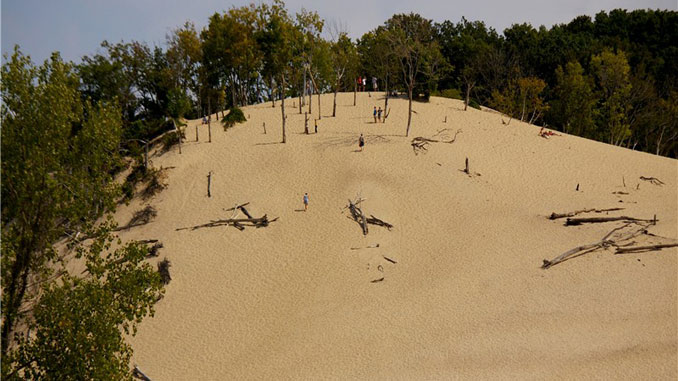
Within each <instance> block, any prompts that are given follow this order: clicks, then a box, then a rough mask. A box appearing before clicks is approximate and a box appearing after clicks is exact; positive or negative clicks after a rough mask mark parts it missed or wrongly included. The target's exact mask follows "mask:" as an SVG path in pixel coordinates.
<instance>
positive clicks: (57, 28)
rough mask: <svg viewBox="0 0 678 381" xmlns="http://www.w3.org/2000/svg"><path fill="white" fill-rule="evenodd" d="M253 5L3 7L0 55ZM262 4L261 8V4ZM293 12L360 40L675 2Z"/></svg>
mask: <svg viewBox="0 0 678 381" xmlns="http://www.w3.org/2000/svg"><path fill="white" fill-rule="evenodd" d="M249 2H251V1H247V0H244V1H224V0H221V1H218V0H192V1H181V0H109V1H105V0H42V1H38V0H2V23H1V33H2V34H1V35H0V38H1V40H2V53H3V54H5V53H11V51H12V49H13V47H14V45H15V44H19V45H20V47H21V50H22V52H23V53H24V54H27V55H30V56H31V58H32V59H33V61H35V62H42V61H43V60H44V59H46V58H47V57H49V55H50V53H51V52H52V51H55V50H58V51H60V52H61V54H62V56H63V57H64V58H65V59H66V60H72V61H76V62H79V61H80V58H81V57H82V56H83V55H89V54H93V53H95V52H96V51H97V49H98V48H99V45H100V43H101V41H103V40H108V41H111V42H118V41H120V40H125V41H130V40H139V41H145V42H147V43H148V44H149V45H161V44H164V41H165V35H166V34H167V33H168V32H169V31H170V30H171V29H173V28H176V27H178V26H180V25H182V24H183V23H184V22H185V21H187V20H190V21H193V22H194V23H195V24H196V26H197V27H198V29H201V28H202V27H204V26H205V24H206V22H207V18H208V17H209V16H210V15H211V14H213V13H214V12H221V11H223V10H225V9H228V8H230V7H231V6H241V5H245V4H247V3H249ZM258 2H259V1H256V3H258ZM286 4H287V8H288V9H289V10H290V12H291V13H294V12H297V11H299V10H300V9H301V8H302V7H304V8H306V9H310V10H315V11H317V12H318V13H319V14H320V16H321V17H323V18H324V19H325V20H327V21H329V22H331V21H335V22H337V23H339V24H342V25H345V26H346V27H347V29H348V30H349V34H350V35H351V36H352V37H354V38H356V37H359V36H360V35H362V34H363V33H365V32H367V31H369V30H371V29H373V28H375V27H376V26H378V25H380V24H382V23H383V22H384V21H385V20H386V19H388V18H389V17H390V16H391V15H393V14H394V13H402V12H410V11H412V12H417V13H419V14H421V15H422V16H424V17H427V18H430V19H433V20H434V21H443V20H451V21H454V22H457V21H459V20H460V19H461V17H462V16H465V17H466V18H467V19H468V20H482V21H485V23H486V24H487V25H488V26H491V27H494V28H495V29H497V30H498V31H499V32H501V31H502V30H504V29H505V28H506V27H508V26H510V25H511V24H513V23H523V22H528V23H531V24H532V25H534V26H535V27H536V26H539V25H545V26H547V27H550V26H551V25H553V24H556V23H564V22H568V21H570V20H571V19H572V18H574V17H576V16H578V15H582V14H586V15H595V14H596V13H597V12H599V11H601V10H611V9H615V8H623V9H628V10H632V9H639V8H640V9H647V8H650V9H671V10H677V8H678V5H677V4H678V1H677V0H645V1H633V0H593V1H591V0H512V1H506V0H471V1H469V0H463V1H459V0H456V1H454V0H431V1H427V0H423V1H416V0H407V1H406V0H369V1H365V0H362V1H361V0H332V1H325V0H318V1H304V0H288V1H286Z"/></svg>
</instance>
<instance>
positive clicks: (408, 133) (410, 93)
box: [405, 87, 412, 136]
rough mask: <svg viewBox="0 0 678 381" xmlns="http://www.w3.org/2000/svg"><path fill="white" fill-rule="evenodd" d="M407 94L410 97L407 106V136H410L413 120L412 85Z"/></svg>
mask: <svg viewBox="0 0 678 381" xmlns="http://www.w3.org/2000/svg"><path fill="white" fill-rule="evenodd" d="M407 96H408V98H409V104H408V108H407V131H406V132H405V136H410V123H411V122H412V87H409V88H408V89H407Z"/></svg>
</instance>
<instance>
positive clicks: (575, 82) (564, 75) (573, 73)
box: [551, 61, 597, 138]
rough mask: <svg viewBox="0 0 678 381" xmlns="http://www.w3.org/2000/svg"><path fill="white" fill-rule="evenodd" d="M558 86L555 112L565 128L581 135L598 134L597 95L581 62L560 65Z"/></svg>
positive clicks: (560, 125) (561, 125)
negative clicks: (596, 126) (596, 129)
mask: <svg viewBox="0 0 678 381" xmlns="http://www.w3.org/2000/svg"><path fill="white" fill-rule="evenodd" d="M556 83H557V84H556V88H555V89H554V97H555V99H554V101H553V107H552V109H551V113H552V116H553V119H554V120H556V121H557V123H558V124H559V127H560V128H561V130H562V131H564V132H566V133H572V134H575V135H578V136H585V137H590V138H591V137H595V124H594V117H595V111H594V107H595V105H596V102H597V99H596V98H595V97H594V95H593V90H591V84H590V81H589V79H588V78H587V77H586V76H585V75H584V69H583V68H582V66H581V65H580V64H579V62H576V61H574V62H569V63H568V64H567V65H566V66H565V70H563V68H562V66H559V67H558V68H557V69H556Z"/></svg>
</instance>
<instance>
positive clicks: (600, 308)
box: [115, 93, 678, 380]
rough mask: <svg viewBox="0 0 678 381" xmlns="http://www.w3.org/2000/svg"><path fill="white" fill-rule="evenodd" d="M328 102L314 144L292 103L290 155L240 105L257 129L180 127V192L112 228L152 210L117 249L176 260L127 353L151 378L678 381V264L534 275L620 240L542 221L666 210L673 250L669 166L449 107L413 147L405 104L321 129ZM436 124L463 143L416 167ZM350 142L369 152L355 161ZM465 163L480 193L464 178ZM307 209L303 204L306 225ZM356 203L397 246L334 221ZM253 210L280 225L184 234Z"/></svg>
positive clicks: (676, 227)
mask: <svg viewBox="0 0 678 381" xmlns="http://www.w3.org/2000/svg"><path fill="white" fill-rule="evenodd" d="M321 101H322V111H323V113H322V115H323V117H322V119H321V120H319V121H318V134H310V135H305V134H304V133H303V131H304V115H303V114H301V115H300V114H299V113H298V104H295V103H296V102H298V100H297V99H289V100H287V101H286V106H287V108H286V112H287V114H288V116H289V117H288V123H287V126H288V129H287V131H288V132H287V134H288V137H287V140H288V142H287V144H278V142H279V141H280V140H281V135H280V134H281V131H280V118H281V116H280V114H281V113H280V107H275V108H272V107H271V103H270V102H269V103H264V104H258V105H252V106H247V107H244V108H243V111H244V114H245V116H246V117H247V118H248V121H247V122H246V123H244V124H241V125H236V126H235V127H233V128H231V129H229V130H227V131H223V129H222V127H221V126H220V125H219V124H216V123H213V125H212V143H207V126H205V125H200V121H190V122H189V123H188V126H187V128H186V141H185V142H184V143H183V145H182V154H179V153H178V151H177V150H176V149H173V150H172V151H170V152H168V153H165V154H163V155H159V154H157V153H156V154H154V155H153V157H152V158H151V159H152V162H153V165H154V166H156V167H160V166H163V167H173V168H170V169H168V170H167V174H168V188H167V189H166V190H164V191H163V192H161V193H159V194H158V195H157V196H156V197H155V198H154V199H152V200H150V201H143V200H141V199H135V200H133V201H132V202H131V203H130V205H128V206H125V207H121V208H119V210H118V211H117V212H116V216H115V217H116V220H117V221H118V222H119V223H120V224H124V223H125V222H127V221H128V220H129V219H130V217H131V216H132V214H133V213H134V212H135V211H136V210H139V209H141V208H143V206H145V205H147V204H150V205H153V206H154V207H155V208H156V209H157V211H158V217H157V218H156V219H155V220H153V221H152V222H150V223H149V224H147V225H144V226H141V227H135V228H132V229H130V230H129V231H124V232H121V233H120V236H121V238H122V239H123V240H130V239H159V240H160V241H162V243H163V244H164V248H163V249H162V250H161V252H160V258H163V257H167V258H168V259H170V260H171V261H172V267H171V274H172V279H173V280H172V282H171V283H170V284H169V285H168V286H167V292H166V295H165V297H164V299H162V300H161V301H160V302H159V303H158V304H157V306H156V313H155V317H153V318H148V319H147V320H145V321H144V322H143V323H142V324H141V326H140V327H139V332H138V335H137V336H136V337H133V338H130V342H131V343H132V345H133V347H134V350H135V354H134V360H133V361H134V363H136V364H137V365H138V366H139V367H140V368H141V369H142V370H143V371H144V373H146V374H147V375H148V376H149V377H151V378H152V379H159V380H181V379H215V380H216V379H403V380H404V379H408V380H411V379H458V378H476V379H477V378H483V379H507V378H509V379H518V378H520V379H524V378H536V379H543V378H548V379H572V378H578V379H580V378H603V379H612V378H614V379H637V378H656V379H675V378H676V377H677V375H678V371H677V369H676V363H677V361H678V340H677V336H678V333H677V326H678V323H677V322H678V316H677V305H678V303H677V299H678V298H677V295H678V293H677V283H676V275H677V270H678V261H677V258H676V254H677V253H678V249H676V248H672V249H664V250H662V251H658V252H649V253H639V254H626V255H614V254H613V250H611V249H608V250H604V251H596V252H592V253H589V254H587V255H583V256H581V257H578V258H574V259H572V260H568V261H566V262H564V263H561V264H559V265H557V266H554V267H553V268H551V269H548V270H543V269H541V268H540V266H541V264H542V260H543V259H551V258H553V257H555V256H557V255H558V254H560V253H562V252H564V251H566V250H568V249H571V248H573V247H575V246H578V245H582V244H585V243H590V242H594V241H596V240H599V239H600V238H601V237H602V236H604V235H605V233H607V232H608V231H610V230H611V229H613V228H614V227H616V226H618V224H616V223H604V224H591V225H582V226H572V227H566V226H563V222H562V220H556V221H551V220H548V218H547V217H548V215H550V214H551V213H552V212H568V211H574V210H578V209H583V208H612V207H623V208H625V209H624V211H623V214H624V215H629V216H635V217H639V218H653V215H655V214H656V215H657V218H658V219H659V222H658V223H657V225H656V226H653V227H651V228H650V231H651V232H652V233H654V234H657V235H661V236H664V237H671V238H678V162H677V161H676V160H674V159H668V158H665V157H658V156H653V155H650V154H647V153H642V152H636V151H631V150H628V149H624V148H620V147H615V146H609V145H605V144H602V143H599V142H594V141H589V140H586V139H582V138H579V137H575V136H570V135H566V134H563V135H562V136H554V137H551V138H550V139H544V138H542V137H540V136H538V132H539V127H535V126H531V125H528V124H525V123H521V122H519V121H517V120H514V121H512V122H511V123H510V124H509V125H508V126H507V125H503V124H502V123H501V118H500V115H499V114H498V113H496V112H492V111H491V110H483V111H480V110H475V109H469V110H468V111H463V103H462V102H461V101H458V100H451V99H445V98H437V97H432V98H431V102H430V103H414V106H413V108H414V110H415V111H416V114H415V115H413V126H412V129H411V133H410V137H409V138H406V137H404V136H403V135H404V132H405V124H406V118H407V103H406V100H403V99H390V100H389V106H392V107H393V108H392V111H391V114H390V116H389V118H388V121H387V122H386V123H384V124H374V123H373V120H372V107H373V106H382V107H383V98H382V94H375V93H372V94H368V93H359V94H358V104H357V106H353V94H352V93H340V94H339V96H338V105H337V117H336V118H332V117H329V116H327V115H329V114H331V110H332V95H331V94H326V95H323V96H322V97H321ZM313 102H314V104H313V109H314V116H315V117H317V103H316V102H317V101H316V99H315V97H314V99H313ZM278 105H279V103H276V106H278ZM295 106H297V107H295ZM445 118H446V119H447V123H444V120H445ZM263 123H265V124H266V130H267V133H266V134H264V133H263V128H262V124H263ZM196 124H197V125H199V127H198V128H199V129H200V134H199V135H200V141H199V142H195V126H196ZM309 125H310V126H311V128H310V129H311V132H313V131H312V130H313V128H312V126H313V120H311V122H310V124H309ZM444 128H449V129H450V130H451V131H453V132H454V131H457V130H461V132H460V133H459V134H458V136H457V139H456V141H455V142H454V143H452V144H443V143H432V144H431V145H430V146H429V149H428V151H427V152H426V153H425V154H419V155H415V153H414V152H413V149H412V147H411V146H410V140H411V139H412V138H413V137H415V136H424V137H431V136H433V135H435V134H436V133H437V132H438V131H440V130H441V129H444ZM360 133H363V134H364V136H365V138H366V147H365V149H364V151H363V152H355V151H356V150H357V149H358V145H357V140H358V136H359V134H360ZM465 158H469V163H470V169H471V171H472V172H476V173H478V174H479V175H478V176H468V175H466V174H465V173H463V172H461V170H462V169H464V160H465ZM210 171H211V172H212V179H211V182H212V188H211V190H212V197H209V198H208V197H207V174H208V172H210ZM640 176H653V177H657V178H659V179H661V180H662V181H663V182H664V183H665V184H664V185H663V186H658V185H653V184H650V183H649V182H645V181H642V180H640V179H639V177H640ZM622 178H623V179H624V180H623V181H624V182H625V183H626V187H624V186H623V184H622ZM577 185H579V191H576V190H575V187H577ZM636 188H638V189H636ZM617 191H623V192H626V193H628V194H613V192H617ZM304 192H308V193H309V197H310V205H309V210H308V211H307V212H300V211H298V210H299V209H303V204H302V196H303V194H304ZM356 197H362V198H364V199H365V201H364V202H363V203H362V207H363V210H364V211H365V212H366V213H367V214H368V215H369V214H374V215H375V216H377V217H379V218H381V219H383V220H384V221H387V222H389V223H391V224H393V225H394V229H393V230H392V231H388V230H387V229H385V228H382V227H377V226H370V231H369V234H368V235H366V236H364V235H363V234H362V231H361V229H360V227H359V226H358V224H356V223H355V222H354V221H353V220H351V219H350V218H348V213H347V211H346V210H342V208H344V207H345V206H346V205H347V203H348V199H355V198H356ZM244 202H250V205H249V206H248V211H249V212H250V213H251V214H252V215H253V216H255V217H259V216H261V215H263V214H267V215H268V216H269V217H271V218H274V217H278V218H279V220H278V221H276V222H273V223H271V224H270V225H269V226H268V227H265V228H259V229H255V228H246V229H245V230H244V231H239V230H237V229H235V228H233V227H214V228H203V229H197V230H182V231H176V229H177V228H181V227H187V226H194V225H198V224H203V223H206V222H209V221H210V220H214V219H219V218H228V217H230V215H231V214H232V212H225V211H224V209H228V208H231V207H233V206H234V205H236V204H241V203H244ZM240 215H242V213H241V214H240ZM610 215H621V214H613V213H612V212H611V213H610ZM376 244H379V247H378V248H367V247H368V246H374V245H376ZM351 248H362V249H358V250H352V249H351ZM384 256H386V257H388V258H390V259H393V260H394V261H396V262H397V263H391V262H390V261H387V260H386V259H384ZM379 278H383V281H380V282H377V283H373V282H372V281H373V280H376V279H379Z"/></svg>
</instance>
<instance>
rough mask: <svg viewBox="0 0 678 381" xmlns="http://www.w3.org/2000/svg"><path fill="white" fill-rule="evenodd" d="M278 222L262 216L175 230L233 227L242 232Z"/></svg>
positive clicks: (232, 219)
mask: <svg viewBox="0 0 678 381" xmlns="http://www.w3.org/2000/svg"><path fill="white" fill-rule="evenodd" d="M277 220H278V217H276V218H274V219H272V220H269V219H268V216H267V215H265V214H264V216H263V217H260V218H227V219H223V220H214V221H210V222H208V223H206V224H201V225H195V226H189V227H184V228H177V229H176V230H177V231H179V230H189V229H190V230H196V229H201V228H213V227H217V226H229V225H230V226H234V227H236V228H237V229H239V230H244V229H245V227H246V226H254V227H256V228H261V227H266V226H268V224H270V223H271V222H275V221H277Z"/></svg>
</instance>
